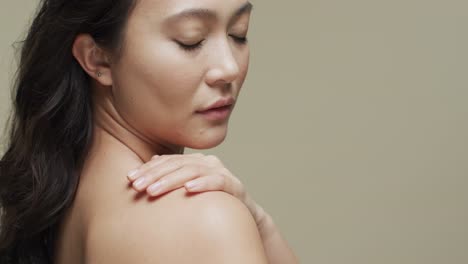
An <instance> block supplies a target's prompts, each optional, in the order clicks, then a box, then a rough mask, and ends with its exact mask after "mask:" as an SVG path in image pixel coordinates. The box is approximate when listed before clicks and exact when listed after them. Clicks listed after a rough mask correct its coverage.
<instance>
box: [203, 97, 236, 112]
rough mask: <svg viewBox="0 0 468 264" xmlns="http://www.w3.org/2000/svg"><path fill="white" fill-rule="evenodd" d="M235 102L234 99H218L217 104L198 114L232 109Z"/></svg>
mask: <svg viewBox="0 0 468 264" xmlns="http://www.w3.org/2000/svg"><path fill="white" fill-rule="evenodd" d="M234 102H235V100H234V98H232V97H226V98H221V99H218V100H217V101H216V102H215V103H213V104H211V105H209V106H208V107H205V108H203V109H201V110H198V111H197V112H207V111H210V110H223V109H226V108H230V107H231V106H232V105H233V104H234Z"/></svg>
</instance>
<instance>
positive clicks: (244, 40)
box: [177, 36, 248, 51]
mask: <svg viewBox="0 0 468 264" xmlns="http://www.w3.org/2000/svg"><path fill="white" fill-rule="evenodd" d="M231 37H232V38H233V39H234V41H235V42H237V43H239V44H241V45H244V44H247V41H248V40H247V37H236V36H231ZM202 42H203V40H202V41H200V42H198V43H196V44H193V45H185V44H183V43H180V42H177V43H178V44H179V46H180V47H181V48H182V49H183V50H184V51H195V50H197V49H199V48H201V47H202V46H203V44H202Z"/></svg>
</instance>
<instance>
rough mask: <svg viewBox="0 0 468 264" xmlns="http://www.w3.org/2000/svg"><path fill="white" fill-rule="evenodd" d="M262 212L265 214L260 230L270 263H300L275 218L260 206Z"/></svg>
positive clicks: (259, 226)
mask: <svg viewBox="0 0 468 264" xmlns="http://www.w3.org/2000/svg"><path fill="white" fill-rule="evenodd" d="M258 208H259V209H258V210H259V212H260V214H262V215H263V217H262V220H261V223H260V224H259V225H258V230H259V232H260V236H261V238H262V243H263V247H264V248H265V252H266V255H267V258H268V263H269V264H296V263H299V259H298V257H297V256H296V255H295V254H294V252H293V251H292V249H291V248H290V247H289V246H288V243H287V242H286V240H285V239H284V238H283V237H282V235H281V233H280V230H279V229H278V228H277V227H276V225H275V223H274V221H273V218H272V217H271V216H270V215H269V214H267V213H266V212H265V211H264V210H263V208H261V207H260V206H258Z"/></svg>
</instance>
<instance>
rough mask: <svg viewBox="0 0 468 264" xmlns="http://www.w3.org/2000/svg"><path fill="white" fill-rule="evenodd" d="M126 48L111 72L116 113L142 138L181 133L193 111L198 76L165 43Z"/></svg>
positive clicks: (198, 81)
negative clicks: (167, 132) (146, 135)
mask: <svg viewBox="0 0 468 264" xmlns="http://www.w3.org/2000/svg"><path fill="white" fill-rule="evenodd" d="M143 43H148V42H143ZM127 47H128V48H127V49H126V50H127V53H125V54H124V55H123V57H122V59H121V61H120V62H119V66H118V67H116V69H115V71H113V74H114V73H115V76H114V87H113V90H114V91H113V93H114V99H115V103H116V108H118V111H119V113H120V114H121V115H122V117H123V118H124V119H125V120H126V121H127V122H128V123H130V124H131V125H132V126H133V127H134V128H135V129H137V130H138V131H140V132H142V133H145V134H155V133H158V134H161V133H162V134H166V131H172V133H174V132H176V131H179V130H181V129H182V128H181V126H182V125H183V124H184V123H187V119H188V118H190V117H191V116H192V114H193V111H194V110H195V107H196V106H195V104H194V96H195V93H196V91H197V89H198V87H199V86H200V77H201V73H199V72H197V67H194V64H193V62H189V61H187V59H186V58H185V59H184V58H183V57H182V56H181V54H180V53H181V52H180V51H177V50H176V49H174V47H171V46H170V45H168V44H166V43H162V44H161V43H159V44H158V43H153V45H145V44H142V45H137V43H129V46H127ZM176 133H177V132H176ZM148 136H150V135H148Z"/></svg>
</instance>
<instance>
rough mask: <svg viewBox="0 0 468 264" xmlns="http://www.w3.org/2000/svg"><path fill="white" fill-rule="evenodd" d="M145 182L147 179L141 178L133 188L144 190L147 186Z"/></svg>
mask: <svg viewBox="0 0 468 264" xmlns="http://www.w3.org/2000/svg"><path fill="white" fill-rule="evenodd" d="M145 180H146V179H145V177H140V178H138V180H136V181H135V182H134V183H133V186H135V187H136V188H142V187H143V185H144V184H145Z"/></svg>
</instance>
